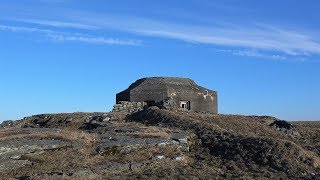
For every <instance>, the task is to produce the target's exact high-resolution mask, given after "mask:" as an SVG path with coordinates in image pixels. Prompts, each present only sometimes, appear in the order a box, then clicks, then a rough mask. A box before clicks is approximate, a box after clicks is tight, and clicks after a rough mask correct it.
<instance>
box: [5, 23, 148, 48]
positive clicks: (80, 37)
mask: <svg viewBox="0 0 320 180" xmlns="http://www.w3.org/2000/svg"><path fill="white" fill-rule="evenodd" d="M0 31H10V32H17V33H38V34H42V35H44V36H45V37H47V38H49V39H50V40H52V41H59V42H82V43H89V44H97V45H123V46H140V45H142V42H141V41H140V40H122V39H117V38H106V37H97V36H89V35H85V34H80V33H65V32H58V31H53V30H50V29H41V28H30V27H23V26H7V25H0Z"/></svg>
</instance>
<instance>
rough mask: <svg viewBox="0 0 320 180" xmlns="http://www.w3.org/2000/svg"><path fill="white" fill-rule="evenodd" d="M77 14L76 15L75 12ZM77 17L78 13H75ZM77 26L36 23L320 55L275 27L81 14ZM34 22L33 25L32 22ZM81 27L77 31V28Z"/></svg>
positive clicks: (307, 41)
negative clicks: (190, 22) (173, 21)
mask: <svg viewBox="0 0 320 180" xmlns="http://www.w3.org/2000/svg"><path fill="white" fill-rule="evenodd" d="M73 13H74V12H73ZM74 14H76V13H74ZM68 18H71V19H70V20H71V21H72V22H75V23H69V22H68V21H66V22H63V21H61V22H56V21H43V20H33V22H34V23H39V24H42V25H49V26H56V27H57V26H61V27H70V28H85V27H88V29H90V28H99V29H101V30H118V31H124V32H128V33H133V34H139V35H143V36H150V37H160V38H168V39H176V40H181V41H186V42H190V43H196V44H209V45H216V46H226V47H234V48H244V49H256V50H260V51H276V52H278V53H283V54H285V55H289V56H309V55H312V54H320V42H319V40H317V38H316V36H314V35H311V34H308V33H306V32H303V31H302V32H301V31H294V30H292V29H286V28H279V27H276V26H273V25H265V24H251V25H247V26H245V25H243V24H242V25H235V24H222V23H221V24H220V25H219V24H217V23H216V24H214V25H203V26H201V25H192V24H191V25H190V24H189V25H188V24H179V23H177V22H176V23H172V22H164V21H158V20H153V19H146V18H138V17H131V16H130V17H121V16H112V15H106V14H94V13H87V14H86V13H83V12H82V13H81V14H78V15H77V14H76V15H74V16H68ZM30 22H31V21H30ZM77 26H78V27H77Z"/></svg>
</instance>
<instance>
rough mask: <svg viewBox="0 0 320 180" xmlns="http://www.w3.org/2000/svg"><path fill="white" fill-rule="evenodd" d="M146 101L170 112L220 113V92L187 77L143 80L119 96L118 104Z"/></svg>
mask: <svg viewBox="0 0 320 180" xmlns="http://www.w3.org/2000/svg"><path fill="white" fill-rule="evenodd" d="M124 101H127V102H144V103H146V105H147V106H158V107H160V108H165V109H169V110H173V109H180V110H184V111H194V112H207V113H218V98H217V92H216V91H212V90H209V89H206V88H204V87H201V86H199V85H197V84H196V83H195V82H194V81H193V80H191V79H188V78H177V77H151V78H142V79H139V80H137V81H136V82H134V83H133V84H131V85H130V86H129V87H128V89H126V90H124V91H122V92H120V93H118V94H117V96H116V103H117V104H119V103H121V102H124Z"/></svg>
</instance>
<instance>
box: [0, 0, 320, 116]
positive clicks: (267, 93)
mask: <svg viewBox="0 0 320 180" xmlns="http://www.w3.org/2000/svg"><path fill="white" fill-rule="evenodd" d="M319 9H320V1H317V0H304V1H301V0H300V1H298V0H283V1H276V0H268V1H256V0H224V1H213V0H189V1H178V0H163V1H146V0H135V1H128V0H127V1H123V0H118V1H111V0H92V1H76V0H19V1H18V0H7V1H6V0H4V1H1V2H0V82H1V83H0V89H1V91H0V92H1V93H0V121H2V120H8V119H19V118H22V117H24V116H29V115H32V114H39V113H56V112H75V111H86V112H92V111H109V110H111V108H112V105H113V104H114V102H115V94H116V93H117V92H120V91H121V90H123V89H125V88H126V87H127V86H129V85H130V84H131V83H132V82H133V81H135V80H136V79H138V78H142V77H148V76H179V77H189V78H192V79H194V80H195V81H196V82H197V83H198V84H200V85H202V86H204V87H207V88H210V89H213V90H217V91H218V94H219V111H220V113H223V114H246V115H272V116H276V117H278V118H281V119H285V120H320V111H319V107H320V93H319V92H320V83H319V78H320V58H319V57H320V31H319V29H320V23H319V19H320V11H319Z"/></svg>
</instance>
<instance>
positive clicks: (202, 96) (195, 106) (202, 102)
mask: <svg viewBox="0 0 320 180" xmlns="http://www.w3.org/2000/svg"><path fill="white" fill-rule="evenodd" d="M171 98H172V99H173V100H174V102H175V103H174V104H175V108H178V109H179V108H180V101H190V110H191V111H195V112H209V113H218V100H217V93H216V92H213V91H212V92H210V93H208V94H207V93H200V92H198V93H197V92H191V91H189V92H187V91H184V92H174V93H171Z"/></svg>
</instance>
